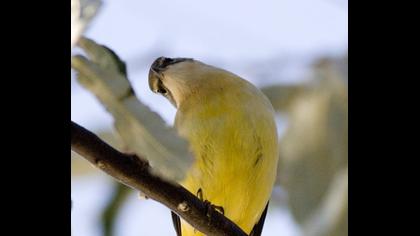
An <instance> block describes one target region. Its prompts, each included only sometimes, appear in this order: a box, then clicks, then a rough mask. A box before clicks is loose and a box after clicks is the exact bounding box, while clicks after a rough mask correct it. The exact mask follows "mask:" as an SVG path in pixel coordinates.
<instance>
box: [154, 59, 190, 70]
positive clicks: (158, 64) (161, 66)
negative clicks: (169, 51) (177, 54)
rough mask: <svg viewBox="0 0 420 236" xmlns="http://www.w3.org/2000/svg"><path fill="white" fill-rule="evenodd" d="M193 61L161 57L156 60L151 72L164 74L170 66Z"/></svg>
mask: <svg viewBox="0 0 420 236" xmlns="http://www.w3.org/2000/svg"><path fill="white" fill-rule="evenodd" d="M188 60H192V59H191V58H168V57H159V58H158V59H156V60H155V61H154V62H153V64H152V66H151V67H150V70H152V71H154V72H157V73H159V72H162V71H164V70H165V69H166V68H167V67H168V66H169V65H173V64H176V63H178V62H183V61H188Z"/></svg>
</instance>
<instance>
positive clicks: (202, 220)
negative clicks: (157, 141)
mask: <svg viewBox="0 0 420 236" xmlns="http://www.w3.org/2000/svg"><path fill="white" fill-rule="evenodd" d="M71 148H72V150H73V151H75V152H77V153H78V154H80V155H81V156H82V157H84V158H85V159H86V160H88V161H89V162H91V163H92V164H93V165H95V166H96V167H98V168H100V169H101V170H102V171H104V172H106V173H107V174H109V175H111V176H112V177H114V178H116V179H117V180H119V181H120V182H122V183H123V184H125V185H127V186H129V187H131V188H134V189H136V190H138V191H141V192H142V193H143V194H145V195H146V196H147V197H148V198H151V199H153V200H156V201H158V202H160V203H162V204H164V205H165V206H167V207H168V208H170V209H171V210H172V211H174V212H175V213H177V214H178V215H179V216H180V217H181V218H183V219H184V220H185V221H187V222H188V223H189V224H191V225H192V226H193V227H194V228H196V229H197V230H199V231H201V232H202V233H204V234H206V235H209V236H213V235H214V236H246V235H247V234H246V233H245V232H244V231H242V230H241V228H239V227H238V226H237V225H235V223H233V222H232V221H230V220H229V219H228V218H226V217H225V216H223V215H222V214H220V213H219V212H217V211H208V210H207V207H206V205H205V204H204V203H203V202H202V201H201V200H199V199H198V198H197V197H196V196H195V195H194V194H192V193H190V192H189V191H188V190H186V189H185V188H183V187H182V186H180V185H178V184H176V183H172V182H170V181H167V180H164V179H163V178H161V177H159V176H156V175H155V174H152V170H151V168H150V166H149V164H148V163H147V162H146V161H144V160H143V159H141V158H139V157H138V156H136V155H129V154H124V153H121V152H119V151H117V150H116V149H114V148H113V147H111V146H109V145H108V144H106V143H105V142H103V141H102V140H101V139H100V138H98V137H97V136H96V135H95V134H93V133H92V132H90V131H88V130H86V129H85V128H83V127H81V126H79V125H78V124H76V123H74V122H73V121H72V122H71ZM208 213H211V214H208ZM168 217H170V216H169V214H168Z"/></svg>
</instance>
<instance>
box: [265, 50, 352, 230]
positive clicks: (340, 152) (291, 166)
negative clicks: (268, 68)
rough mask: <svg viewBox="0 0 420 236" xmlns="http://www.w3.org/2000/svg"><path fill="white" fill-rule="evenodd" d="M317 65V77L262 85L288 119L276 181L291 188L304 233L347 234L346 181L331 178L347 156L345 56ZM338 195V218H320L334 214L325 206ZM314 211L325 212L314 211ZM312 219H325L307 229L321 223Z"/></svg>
mask: <svg viewBox="0 0 420 236" xmlns="http://www.w3.org/2000/svg"><path fill="white" fill-rule="evenodd" d="M313 71H314V78H313V79H312V80H310V82H307V83H305V84H300V85H293V86H281V85H279V86H271V87H269V88H265V89H263V91H264V92H265V93H266V94H267V96H268V97H269V98H270V100H271V101H272V103H273V105H274V107H275V109H276V110H277V111H279V112H282V113H284V114H286V116H287V120H288V127H287V130H286V133H285V135H284V136H283V137H282V138H281V140H280V149H281V150H280V161H279V167H278V182H279V183H280V184H281V186H282V187H283V188H285V189H286V190H287V193H288V204H289V207H290V209H291V211H292V214H293V216H294V218H295V219H296V221H297V222H298V223H299V224H301V225H302V226H303V232H304V234H305V235H323V236H324V235H331V236H332V235H337V236H343V235H347V227H348V226H347V225H348V224H347V187H345V188H339V187H337V185H336V184H333V183H334V181H337V180H336V178H338V177H337V176H339V175H337V173H339V172H340V171H342V170H343V169H346V168H347V162H348V161H347V160H348V154H347V153H348V93H347V84H348V83H347V56H346V57H345V58H339V59H330V58H321V59H319V60H317V61H316V63H314V65H313ZM276 92H277V93H276ZM344 175H345V176H347V172H346V173H345V174H344ZM345 181H347V180H346V179H345ZM344 183H346V182H344ZM342 184H343V183H341V185H342ZM336 189H339V193H336ZM336 196H338V197H339V198H341V199H337V197H336ZM326 199H327V200H326ZM337 201H339V202H344V204H338V205H337V204H336V205H337V206H338V207H340V208H343V209H335V210H336V211H334V214H337V215H336V216H335V217H333V219H334V220H329V221H327V220H321V219H331V216H330V215H328V214H330V212H332V211H327V210H326V209H328V208H329V207H330V205H332V204H334V203H335V202H337ZM314 212H318V213H319V212H323V213H325V215H322V214H319V215H317V216H316V217H311V216H313V214H314ZM337 218H338V219H337ZM310 220H313V221H317V222H323V223H322V224H319V227H322V229H311V230H309V229H306V228H305V227H306V226H308V227H309V225H310V226H311V228H314V227H315V228H316V227H317V226H316V224H315V222H309V221H310ZM325 222H326V223H325ZM329 222H330V223H329ZM314 225H315V226H314Z"/></svg>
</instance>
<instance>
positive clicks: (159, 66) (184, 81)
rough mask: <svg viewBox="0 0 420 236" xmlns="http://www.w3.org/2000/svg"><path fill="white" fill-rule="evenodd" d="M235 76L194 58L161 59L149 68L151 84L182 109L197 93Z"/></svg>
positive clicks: (219, 84)
mask: <svg viewBox="0 0 420 236" xmlns="http://www.w3.org/2000/svg"><path fill="white" fill-rule="evenodd" d="M233 76H235V75H233V74H231V73H230V72H227V71H225V70H222V69H219V68H216V67H213V66H210V65H206V64H204V63H202V62H200V61H198V60H194V59H191V58H167V57H159V58H157V59H156V60H155V61H154V62H153V64H152V66H151V67H150V70H149V87H150V89H151V90H152V91H153V92H154V93H159V94H161V95H163V96H164V97H166V98H167V99H168V100H169V101H170V102H171V103H172V104H173V105H174V106H175V107H177V108H179V106H180V105H181V104H182V102H183V101H185V99H187V98H188V97H189V96H191V95H193V94H198V93H200V94H205V93H206V92H207V91H210V90H211V89H213V88H214V87H222V86H223V84H221V83H220V81H218V80H220V79H222V78H223V80H226V79H225V78H227V77H233Z"/></svg>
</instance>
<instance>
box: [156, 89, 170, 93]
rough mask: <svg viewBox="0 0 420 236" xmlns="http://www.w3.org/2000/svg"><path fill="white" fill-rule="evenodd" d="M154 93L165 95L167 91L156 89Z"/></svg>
mask: <svg viewBox="0 0 420 236" xmlns="http://www.w3.org/2000/svg"><path fill="white" fill-rule="evenodd" d="M156 92H157V93H161V94H166V93H167V92H168V91H166V89H164V88H158V89H157V90H156Z"/></svg>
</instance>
